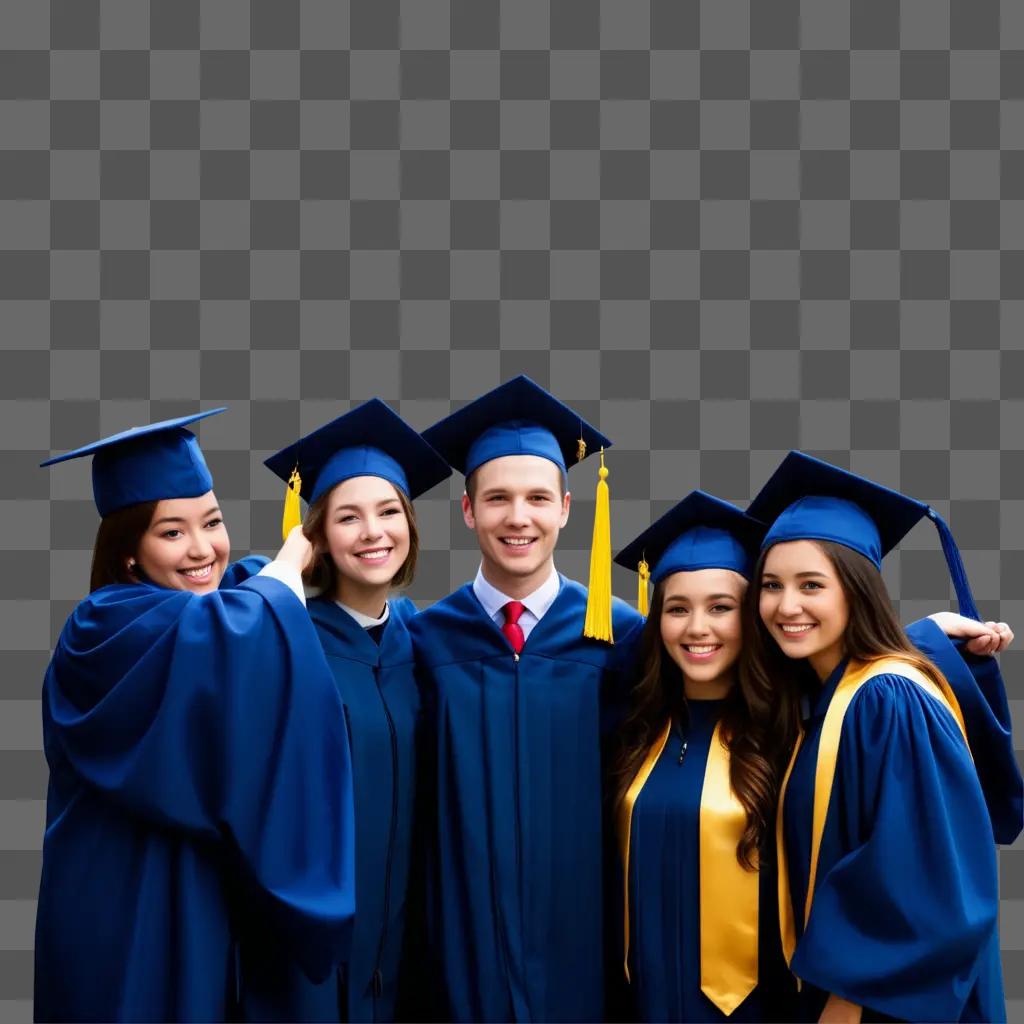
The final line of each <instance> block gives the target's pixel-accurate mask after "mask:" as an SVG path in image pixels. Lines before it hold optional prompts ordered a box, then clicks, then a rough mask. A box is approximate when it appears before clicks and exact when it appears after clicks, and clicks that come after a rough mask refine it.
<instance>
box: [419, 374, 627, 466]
mask: <svg viewBox="0 0 1024 1024" xmlns="http://www.w3.org/2000/svg"><path fill="white" fill-rule="evenodd" d="M423 436H424V438H426V440H427V441H429V442H430V443H431V444H432V445H433V446H434V447H435V448H436V449H437V450H438V451H439V452H440V453H441V454H442V455H443V456H444V457H445V458H446V459H447V460H448V462H449V463H450V464H451V465H452V466H453V467H454V468H455V469H457V470H458V471H459V472H460V473H462V474H463V475H464V476H469V474H470V473H472V472H473V470H475V469H477V468H479V467H480V466H482V465H483V464H484V463H485V462H490V461H491V459H500V458H502V457H503V456H505V455H539V456H540V457H541V458H542V459H548V460H550V461H551V462H553V463H554V464H555V465H556V466H558V467H559V468H560V469H561V470H562V472H565V471H566V467H567V466H570V465H572V464H573V463H575V462H577V461H578V459H579V442H580V440H582V441H583V442H584V443H585V445H586V449H585V455H584V456H583V457H584V458H585V457H586V456H587V455H593V454H594V452H597V451H599V450H600V449H601V448H610V447H611V444H612V442H611V441H609V440H608V438H607V437H605V436H604V435H603V434H602V433H600V432H599V431H597V430H595V429H594V428H593V427H592V426H591V425H590V424H589V423H587V422H586V421H585V420H583V419H582V418H581V417H580V416H579V415H578V414H577V413H575V412H573V411H572V409H570V408H569V406H567V405H564V404H563V403H562V402H560V401H559V400H558V399H557V398H555V396H554V395H552V394H550V393H549V392H547V391H545V390H544V388H542V387H540V385H538V384H535V383H534V382H533V381H532V380H530V378H529V377H526V376H523V375H520V376H518V377H514V378H513V379H512V380H510V381H508V382H507V383H505V384H502V385H500V386H499V387H496V388H495V389H494V390H493V391H488V392H487V394H486V395H481V396H480V397H479V398H477V399H476V400H474V401H472V402H470V403H469V404H468V405H466V406H463V407H462V408H461V409H459V410H458V411H457V412H453V413H452V414H451V415H450V416H446V417H445V418H444V419H443V420H441V421H440V422H439V423H435V424H434V425H433V426H432V427H430V428H429V429H428V430H425V431H424V432H423Z"/></svg>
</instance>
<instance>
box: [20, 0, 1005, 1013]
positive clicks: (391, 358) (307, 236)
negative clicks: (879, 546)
mask: <svg viewBox="0 0 1024 1024" xmlns="http://www.w3.org/2000/svg"><path fill="white" fill-rule="evenodd" d="M0 50H2V52H0V338H2V345H0V349H2V351H0V399H2V402H0V428H2V429H0V439H2V440H0V448H2V451H0V460H2V465H3V472H2V474H0V488H2V492H3V493H2V494H0V523H2V524H3V534H4V536H5V537H6V538H7V541H6V543H5V544H4V545H3V547H4V549H5V550H3V551H2V552H0V558H2V563H0V564H2V567H3V572H2V573H0V679H2V683H0V698H2V701H0V824H2V828H0V1016H2V1017H3V1018H4V1019H18V1018H25V1019H27V1018H28V1016H29V1015H30V1012H31V1007H30V1003H29V1002H28V1000H29V999H30V996H31V959H32V954H31V948H32V939H33V921H34V912H35V905H34V898H35V892H36V887H37V884H38V873H39V847H40V839H41V830H42V821H43V802H42V801H43V796H44V793H45V785H46V770H45V763H44V761H43V757H42V754H41V750H40V748H41V738H40V726H39V702H38V693H39V685H40V678H41V675H42V671H43V668H44V666H45V664H46V661H47V657H48V651H49V649H50V647H51V644H52V642H53V639H54V637H55V635H56V632H57V630H58V629H59V628H60V625H61V623H62V622H63V620H64V618H65V617H66V615H67V613H68V611H69V610H70V608H71V607H72V606H73V604H74V602H75V601H76V600H77V599H78V598H79V597H80V596H81V595H82V593H83V592H84V590H85V588H86V586H87V576H88V561H89V552H90V547H91V543H92V539H93V535H94V532H95V528H96V522H97V520H96V514H95V511H94V509H93V506H92V503H91V498H90V485H89V466H88V464H87V463H85V462H81V463H70V464H67V465H64V466H61V467H59V468H57V469H54V470H53V471H51V472H43V471H41V470H38V469H36V464H37V463H38V462H39V461H40V460H41V459H42V458H45V457H46V456H47V455H49V454H50V453H51V452H57V451H61V450H65V449H67V448H70V447H74V446H77V445H78V444H80V443H82V442H84V441H86V440H90V439H93V438H95V437H98V436H101V435H104V434H107V433H110V432H113V431H115V430H118V429H121V428H123V427H127V426H130V425H132V424H135V423H140V422H145V421H148V420H150V419H159V418H164V417H167V416H172V415H177V414H183V413H187V412H192V411H195V410H198V409H200V408H209V407H212V406H214V405H218V404H226V405H228V406H229V407H230V412H229V414H227V415H224V416H221V417H217V418H216V419H213V420H209V421H206V422H205V423H203V424H202V425H201V428H200V434H201V438H202V442H203V445H204V449H205V450H206V452H207V455H208V459H209V462H210V464H211V467H212V469H213V471H214V475H215V478H216V481H217V492H218V495H219V497H220V498H221V499H222V504H223V505H224V507H225V508H226V510H227V517H228V523H229V527H230V530H231V535H232V538H233V541H234V546H235V550H236V552H237V553H242V552H245V551H247V550H250V549H252V550H261V551H269V550H271V549H272V547H273V545H274V543H275V541H276V538H277V536H278V524H279V515H280V499H281V486H280V484H279V482H278V481H277V480H276V479H275V478H273V477H272V476H271V475H270V474H269V473H268V472H267V471H266V470H265V469H264V468H263V467H262V466H261V461H262V459H263V458H264V457H265V455H266V454H267V453H268V452H270V451H273V450H275V449H276V448H278V447H280V446H282V445H284V444H286V443H288V442H290V441H291V440H293V439H294V438H295V437H296V436H298V434H299V433H300V432H301V431H305V430H308V429H310V428H312V427H314V426H316V425H317V424H319V423H322V422H324V421H325V420H327V419H329V418H331V417H333V416H335V415H337V414H338V413H340V412H341V411H343V410H344V409H346V408H348V406H349V404H350V403H355V402H358V401H360V400H362V399H365V398H368V397H370V396H373V395H379V396H380V397H382V398H384V399H386V400H388V401H389V402H391V403H393V404H394V405H395V406H396V408H397V409H398V410H399V411H400V412H401V413H402V414H403V415H404V416H405V417H406V418H407V419H409V420H410V422H412V423H413V424H414V425H415V426H417V427H421V428H422V427H425V426H427V425H428V424H429V423H431V422H433V421H434V420H435V419H436V418H438V417H439V416H441V415H443V414H445V413H447V412H448V411H449V410H450V409H452V408H453V407H454V406H455V405H457V404H458V403H459V402H462V401H465V400H467V399H469V398H471V397H473V396H474V395H476V394H478V393H479V392H481V391H483V390H485V389H487V388H490V387H492V386H494V385H496V384H498V383H499V382H500V381H502V380H505V379H507V378H508V377H510V376H512V375H513V374H516V373H519V372H525V373H528V374H530V376H532V377H533V378H534V379H535V380H537V381H538V382H540V383H541V384H544V385H545V386H547V387H549V388H551V389H552V390H553V391H555V392H556V393H557V394H558V395H559V396H560V397H562V398H563V399H565V400H566V401H569V402H571V403H572V404H573V405H574V406H576V407H578V408H579V409H580V411H581V412H582V413H583V414H584V415H585V416H586V417H587V418H588V419H591V420H592V421H593V422H595V423H598V424H600V426H601V429H602V430H603V431H604V432H605V433H606V434H608V435H609V436H611V437H613V438H615V440H616V442H617V445H616V448H615V449H614V451H613V452H612V453H611V455H610V457H609V460H608V461H609V468H610V470H611V480H610V482H611V487H612V494H613V501H614V509H613V512H614V524H613V530H614V541H615V542H616V544H618V545H621V544H622V543H624V542H625V541H626V540H628V539H629V538H630V537H631V536H633V535H634V534H635V533H636V532H638V531H639V530H640V529H642V528H643V527H644V526H646V525H647V524H648V523H649V522H650V521H651V519H652V517H654V516H656V515H658V514H660V512H662V511H663V510H664V509H665V508H666V507H667V506H668V505H669V504H670V503H671V502H672V501H673V500H675V499H677V498H679V497H680V496H681V495H682V494H684V493H685V492H686V491H687V490H689V489H690V488H691V487H694V486H697V485H699V486H701V487H704V488H707V489H709V490H711V491H714V492H715V493H717V494H719V495H721V496H722V497H725V498H731V499H736V500H740V501H745V500H746V499H747V498H749V497H750V495H751V494H752V493H753V492H754V491H756V489H757V488H758V487H759V486H760V484H761V483H762V482H763V481H764V480H765V478H766V477H767V476H768V474H769V472H770V471H771V469H772V468H773V466H774V464H775V462H776V461H777V459H778V457H779V455H780V454H781V453H782V452H783V451H785V450H786V449H788V448H789V447H801V448H803V449H805V450H808V451H812V452H814V453H816V454H820V455H822V456H823V457H825V458H828V459H830V460H832V461H835V462H839V463H841V464H844V465H849V466H850V467H851V468H853V469H854V470H857V471H859V472H862V473H864V474H866V475H868V476H871V477H873V478H875V479H877V480H881V481H883V482H885V483H887V484H890V485H893V486H897V487H900V488H902V489H905V490H906V491H908V492H909V493H911V494H913V495H915V496H916V497H919V498H923V499H926V500H928V501H930V502H932V503H933V504H934V505H935V506H936V507H937V508H938V509H939V510H940V511H941V512H942V514H943V515H948V517H949V518H950V520H951V522H952V525H953V528H954V531H955V533H956V535H957V537H958V539H959V540H960V543H961V546H962V548H963V549H964V554H965V560H966V562H967V563H968V567H969V569H970V574H971V579H972V581H973V584H974V587H975V591H976V594H977V596H978V597H979V599H980V604H981V607H982V610H983V612H984V613H985V614H986V615H989V616H993V617H995V616H999V617H1002V618H1005V619H1007V620H1009V621H1010V622H1011V623H1013V624H1015V625H1016V626H1017V627H1018V632H1019V633H1020V634H1021V635H1022V637H1024V584H1022V582H1021V580H1022V579H1024V451H1022V449H1024V440H1022V439H1024V342H1022V340H1021V338H1022V333H1021V328H1022V325H1024V301H1022V300H1024V5H1021V4H1020V3H1019V2H1017V0H1004V2H1003V3H1002V4H1001V5H1000V3H999V2H997V0H899V2H897V0H805V2H804V3H803V4H801V3H799V2H797V0H772V2H771V3H762V2H759V0H758V2H750V0H705V2H703V3H698V2H697V0H503V2H498V0H287V2H286V0H276V2H270V0H204V2H203V3H201V4H200V2H199V0H50V2H49V3H47V2H46V0H0ZM572 476H573V479H572V481H571V482H572V486H573V488H574V490H575V499H576V500H575V505H574V514H573V517H572V520H571V522H570V525H569V528H568V529H567V530H566V532H565V535H564V537H563V541H562V545H561V548H560V554H559V566H560V567H561V568H562V569H563V570H564V571H566V572H568V573H569V574H570V575H574V576H577V577H584V578H585V571H586V555H585V549H586V546H587V543H588V540H589V526H590V517H591V513H592V509H593V490H592V488H593V485H594V473H593V472H592V470H591V468H590V467H588V466H583V467H581V468H579V469H577V470H575V471H574V472H573V474H572ZM457 492H458V489H457V487H456V485H455V484H454V483H453V484H452V486H451V487H447V486H446V487H443V488H439V489H438V490H436V491H434V492H432V493H431V494H429V495H427V496H426V497H425V498H424V499H423V500H421V501H420V502H419V516H420V521H421V532H422V534H423V538H424V547H425V550H424V552H423V554H422V557H421V569H420V575H419V579H418V580H417V582H416V585H415V587H414V589H413V591H412V594H413V596H414V597H416V598H417V599H420V600H424V601H426V600H430V599H433V598H437V597H440V596H441V595H443V594H444V593H446V592H447V591H448V590H449V589H451V588H452V587H453V586H455V585H457V584H459V583H460V582H462V581H463V580H465V579H466V578H467V577H468V576H470V575H471V573H472V572H473V571H474V569H475V566H476V556H475V547H474V544H473V538H472V536H471V535H470V534H469V533H467V531H466V530H465V528H464V527H463V525H462V523H461V517H460V516H459V515H458V512H457V507H456V503H455V502H454V501H453V499H454V498H455V497H457ZM616 572H617V573H619V570H618V569H616ZM886 578H887V580H888V582H889V584H890V587H891V590H892V593H893V595H894V597H896V598H897V599H898V601H899V606H900V612H901V614H902V616H903V617H904V619H905V620H906V619H910V618H912V617H916V616H917V615H918V614H920V613H922V612H925V611H929V610H933V609H934V608H936V607H941V606H946V605H947V603H948V600H949V585H948V581H947V578H946V573H945V569H944V566H943V561H942V556H941V552H940V551H939V547H938V544H937V541H936V538H935V536H934V534H933V533H932V532H931V531H930V529H929V527H928V526H927V525H924V526H921V527H919V528H918V529H916V530H915V531H914V532H913V533H912V534H911V536H910V538H909V539H908V541H907V542H906V543H905V544H904V545H903V548H902V550H901V551H900V552H899V553H897V554H895V555H893V556H891V557H890V559H889V564H888V566H887V568H886ZM634 580H635V578H634V577H631V576H630V575H629V574H627V573H625V572H623V573H622V574H621V575H617V576H616V581H615V585H616V590H617V592H618V593H620V594H621V595H623V596H626V597H630V596H632V594H633V592H634V589H635V582H634ZM1022 667H1024V654H1022V653H1021V652H1017V653H1013V654H1011V655H1009V656H1007V657H1006V658H1005V661H1004V669H1005V671H1006V676H1007V679H1008V682H1009V684H1010V685H1011V687H1015V685H1016V679H1017V678H1018V677H1019V675H1020V669H1021V668H1022ZM1012 703H1013V705H1014V710H1015V713H1016V714H1018V717H1021V714H1022V712H1024V701H1013V702H1012ZM1022 724H1024V723H1022ZM1022 734H1024V733H1022ZM1022 856H1024V852H1022V851H1020V850H1008V851H1003V852H1002V854H1001V857H1002V876H1003V905H1002V910H1003V948H1004V957H1005V964H1006V983H1007V992H1008V996H1009V998H1010V1000H1011V1003H1010V1011H1011V1017H1014V1016H1016V1017H1017V1019H1024V860H1022V859H1021V858H1022Z"/></svg>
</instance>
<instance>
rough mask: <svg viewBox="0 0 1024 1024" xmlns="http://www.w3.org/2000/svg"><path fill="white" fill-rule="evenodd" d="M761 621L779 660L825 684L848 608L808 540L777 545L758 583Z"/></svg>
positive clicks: (830, 569) (824, 559) (839, 649)
mask: <svg viewBox="0 0 1024 1024" xmlns="http://www.w3.org/2000/svg"><path fill="white" fill-rule="evenodd" d="M758 584H759V586H760V588H761V592H760V600H759V606H760V612H761V621H762V622H764V624H765V626H766V627H767V629H768V632H769V633H771V635H772V636H773V637H774V639H775V641H776V643H778V645H779V647H781V648H782V651H783V653H784V654H786V655H787V656H788V657H790V658H807V660H808V661H809V662H810V664H811V667H812V668H813V669H814V671H815V672H816V673H817V675H818V678H819V679H824V678H826V677H827V676H828V674H829V673H830V672H831V671H832V669H833V668H835V666H836V665H838V664H839V662H840V660H841V659H842V656H843V649H844V642H843V638H844V636H845V634H846V627H847V624H848V623H849V621H850V608H849V604H848V602H847V600H846V593H845V591H844V590H843V587H842V584H841V583H840V582H839V577H838V576H837V575H836V569H835V566H834V565H833V564H832V561H831V559H830V558H829V557H828V556H827V555H826V554H825V552H824V551H822V549H821V548H820V547H819V546H818V545H817V544H815V543H814V541H811V540H793V541H787V542H785V543H782V544H776V545H775V546H774V547H773V548H772V549H771V550H770V551H769V552H768V555H767V557H766V558H765V561H764V571H763V572H762V574H761V579H760V580H759V581H758Z"/></svg>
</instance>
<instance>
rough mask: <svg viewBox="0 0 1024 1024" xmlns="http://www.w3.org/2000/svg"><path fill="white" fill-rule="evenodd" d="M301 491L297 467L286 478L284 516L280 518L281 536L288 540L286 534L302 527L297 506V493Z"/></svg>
mask: <svg viewBox="0 0 1024 1024" xmlns="http://www.w3.org/2000/svg"><path fill="white" fill-rule="evenodd" d="M300 490H302V477H301V476H299V467H298V466H296V467H295V468H294V469H293V470H292V475H291V476H290V477H288V487H287V490H286V491H285V492H284V515H283V516H282V517H281V536H282V537H283V539H284V540H287V539H288V534H289V533H291V532H292V530H293V529H294V528H295V527H296V526H301V525H302V508H301V506H300V505H299V491H300Z"/></svg>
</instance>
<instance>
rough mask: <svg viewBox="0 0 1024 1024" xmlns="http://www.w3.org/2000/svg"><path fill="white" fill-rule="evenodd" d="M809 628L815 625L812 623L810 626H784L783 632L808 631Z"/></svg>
mask: <svg viewBox="0 0 1024 1024" xmlns="http://www.w3.org/2000/svg"><path fill="white" fill-rule="evenodd" d="M809 629H814V625H813V624H811V625H808V626H783V627H782V632H783V633H806V632H807V630H809Z"/></svg>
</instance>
